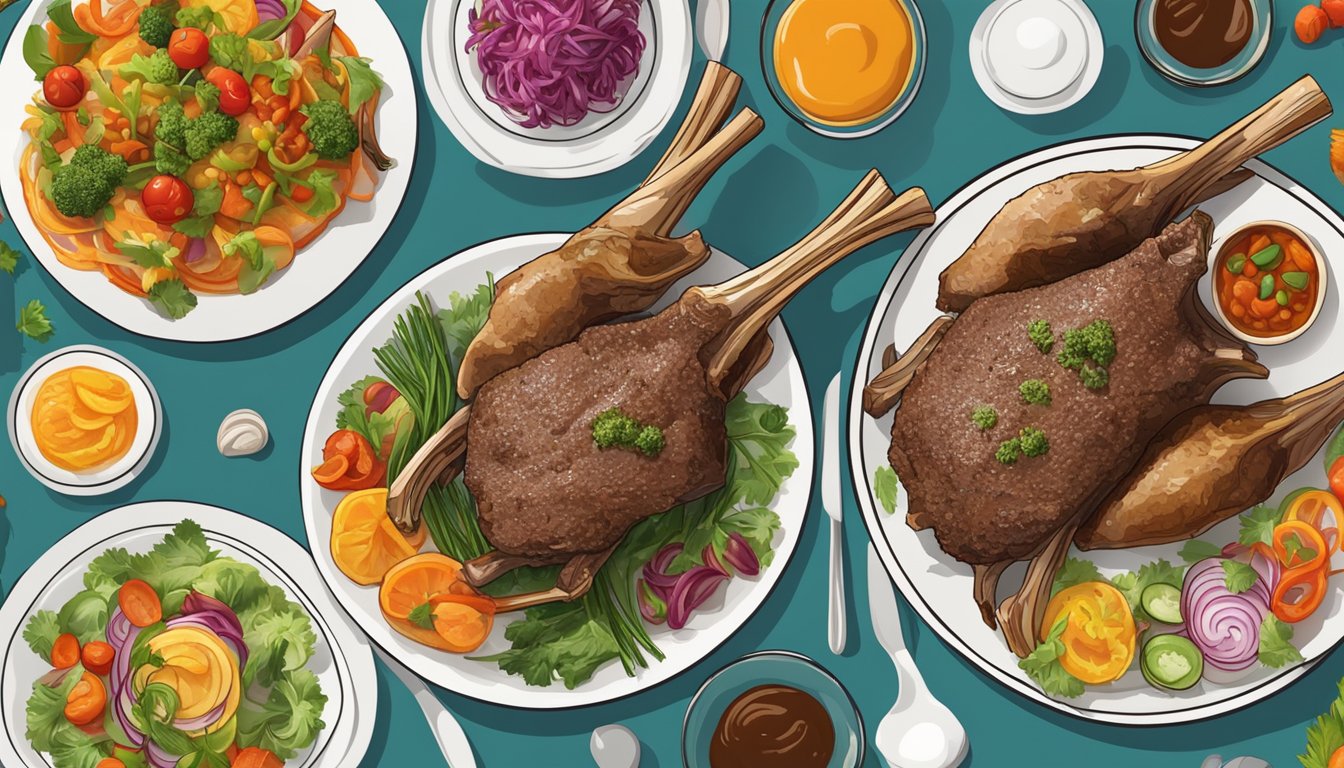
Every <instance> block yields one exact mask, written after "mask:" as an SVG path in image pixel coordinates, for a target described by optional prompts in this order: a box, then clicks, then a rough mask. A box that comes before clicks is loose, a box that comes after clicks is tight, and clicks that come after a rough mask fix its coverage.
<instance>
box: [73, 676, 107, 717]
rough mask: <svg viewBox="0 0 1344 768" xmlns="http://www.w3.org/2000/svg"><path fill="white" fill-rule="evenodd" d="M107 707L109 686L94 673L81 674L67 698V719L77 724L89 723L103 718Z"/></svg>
mask: <svg viewBox="0 0 1344 768" xmlns="http://www.w3.org/2000/svg"><path fill="white" fill-rule="evenodd" d="M106 707H107V688H106V687H104V686H103V681H102V680H100V679H98V677H96V676H95V675H94V674H93V673H91V672H85V673H84V674H82V675H80V677H79V682H78V683H75V687H74V688H73V689H71V691H70V696H69V697H68V698H66V700H65V719H66V720H69V721H70V722H71V723H74V724H75V725H88V724H89V723H92V722H93V721H94V720H98V719H101V718H102V716H103V710H104V709H105V708H106Z"/></svg>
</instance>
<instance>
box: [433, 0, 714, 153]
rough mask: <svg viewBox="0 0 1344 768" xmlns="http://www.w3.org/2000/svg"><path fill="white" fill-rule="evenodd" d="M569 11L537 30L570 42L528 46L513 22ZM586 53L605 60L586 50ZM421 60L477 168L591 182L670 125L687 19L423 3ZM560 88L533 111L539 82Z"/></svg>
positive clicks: (679, 87)
mask: <svg viewBox="0 0 1344 768" xmlns="http://www.w3.org/2000/svg"><path fill="white" fill-rule="evenodd" d="M577 12H582V15H581V17H579V18H577V19H570V18H563V19H553V20H551V21H548V22H547V23H546V25H545V28H546V29H547V30H550V31H551V32H552V33H554V34H555V35H557V36H559V35H573V36H574V40H573V41H560V40H544V39H543V40H534V39H531V38H530V35H531V29H532V25H530V24H522V23H518V19H519V18H530V15H532V14H538V15H545V14H551V15H555V16H561V15H565V16H568V15H569V14H571V13H577ZM517 37H525V38H527V39H515V38H517ZM492 38H494V39H492ZM592 46H604V47H609V49H606V50H604V51H603V52H601V53H599V52H597V51H595V50H586V51H585V50H582V49H583V48H584V47H592ZM529 50H530V51H534V53H533V54H532V55H530V56H528V55H519V54H518V53H517V52H518V51H529ZM544 50H558V51H560V54H558V55H555V56H553V57H549V56H547V57H543V56H542V54H541V53H540V52H541V51H544ZM421 51H422V54H423V59H424V62H425V73H426V84H425V91H426V93H427V94H428V95H429V100H430V103H431V104H433V106H434V110H435V112H437V113H438V115H439V119H440V120H442V121H443V122H444V124H445V125H447V126H448V130H449V131H451V132H452V134H453V136H454V138H456V139H457V140H458V141H459V142H460V143H461V144H462V146H464V147H466V149H467V150H468V151H469V152H471V154H473V155H475V156H476V159H478V160H480V161H481V162H483V163H486V164H487V165H492V166H494V167H496V168H500V169H503V170H506V171H509V172H511V173H518V174H523V175H527V176H539V177H543V178H577V177H582V176H593V175H596V174H599V173H603V172H606V171H609V170H612V169H613V168H618V167H620V166H622V165H624V164H625V163H627V162H629V161H630V160H632V159H634V157H635V156H636V155H638V154H639V153H640V152H641V151H643V150H644V148H645V147H647V146H648V145H649V144H650V143H651V142H652V141H653V140H654V138H656V137H657V135H658V133H659V132H660V131H662V129H663V128H664V127H665V126H666V125H667V123H668V122H669V121H670V120H671V119H672V114H673V112H674V111H675V110H676V108H677V104H678V103H679V102H680V100H681V94H682V91H683V89H684V88H685V86H686V77H687V74H688V73H689V71H690V65H691V24H690V8H689V6H688V5H687V4H686V3H682V2H674V1H673V0H604V1H603V2H594V3H575V4H573V6H572V8H570V9H568V10H562V9H561V8H559V7H558V6H556V5H555V4H553V3H550V2H547V1H546V0H541V1H540V2H537V1H534V0H524V1H523V2H518V1H517V0H489V2H486V3H476V2H472V1H471V0H430V2H429V3H428V4H427V5H426V8H425V24H424V33H423V38H422V41H421ZM510 51H512V52H513V53H509V52H510ZM534 59H535V60H534ZM595 64H596V66H595ZM562 78H563V79H566V80H567V81H568V82H570V84H571V85H570V87H567V88H565V89H561V90H562V91H564V94H562V96H560V97H558V100H557V102H556V103H553V104H552V103H544V104H539V103H538V100H537V99H536V98H535V97H534V94H535V90H534V89H535V83H536V82H550V81H551V80H555V79H562ZM571 93H572V94H574V95H571Z"/></svg>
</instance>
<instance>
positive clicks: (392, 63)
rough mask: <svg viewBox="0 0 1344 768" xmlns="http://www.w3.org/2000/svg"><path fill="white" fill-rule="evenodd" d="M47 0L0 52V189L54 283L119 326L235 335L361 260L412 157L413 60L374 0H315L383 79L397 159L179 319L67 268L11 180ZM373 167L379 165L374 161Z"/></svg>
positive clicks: (281, 316) (280, 320) (307, 300)
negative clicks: (286, 249)
mask: <svg viewBox="0 0 1344 768" xmlns="http://www.w3.org/2000/svg"><path fill="white" fill-rule="evenodd" d="M51 1H52V0H33V2H32V3H31V4H29V6H28V10H27V11H26V12H25V13H24V15H23V17H22V18H21V19H19V22H18V25H17V26H16V27H15V28H14V31H13V32H12V33H11V34H10V36H9V42H8V44H6V46H5V53H4V58H3V59H0V127H2V130H3V131H4V132H5V135H8V136H12V137H14V139H13V141H14V143H13V144H12V145H11V149H10V150H8V152H7V154H8V156H9V157H10V162H9V163H8V164H7V165H6V166H5V168H4V169H3V171H0V193H2V194H3V195H4V199H5V204H6V205H7V206H8V207H9V212H10V215H11V216H13V217H14V225H15V226H16V227H17V228H18V230H19V234H20V235H22V236H23V239H24V242H25V243H27V245H28V249H29V250H30V251H32V252H33V254H34V255H35V256H37V260H38V262H40V263H41V264H42V266H43V267H44V268H45V269H46V270H47V271H48V272H50V273H51V276H52V277H54V278H55V279H56V282H58V283H60V284H61V287H62V288H64V289H65V290H67V291H69V292H70V295H71V296H74V297H75V298H76V299H77V300H78V301H79V303H81V304H83V305H84V306H86V307H88V308H89V309H90V310H92V311H94V312H96V313H97V314H99V315H101V316H102V317H103V318H105V319H106V320H108V321H109V322H112V323H115V324H117V325H119V326H121V327H122V328H125V329H126V330H128V331H130V332H132V333H138V334H140V335H141V336H150V337H153V338H157V339H169V340H171V341H189V342H213V341H233V340H236V339H244V338H247V337H249V336H255V335H257V334H259V333H265V332H266V331H269V330H272V329H274V328H278V327H280V326H282V325H284V324H286V323H288V322H289V321H291V320H294V319H295V318H297V317H299V316H300V315H302V314H303V313H305V312H307V311H308V310H310V309H312V308H313V307H315V306H317V305H318V304H319V303H321V302H322V301H323V300H324V299H326V298H327V297H328V296H330V295H331V294H332V293H334V292H335V291H336V289H337V288H339V287H340V285H341V284H342V283H344V282H345V281H346V278H348V277H350V275H351V274H353V273H354V271H355V269H356V268H358V267H359V265H360V264H362V263H363V262H364V259H365V257H367V256H368V255H369V254H370V253H372V252H373V249H374V247H375V246H376V245H377V244H378V241H379V240H380V239H382V237H383V233H385V232H386V231H387V229H388V227H389V226H391V224H392V219H393V217H394V216H396V214H397V210H398V209H400V208H401V203H402V199H403V198H404V197H405V196H406V185H407V183H408V182H409V181H410V177H411V166H412V165H413V164H414V162H415V146H416V105H415V88H414V86H413V83H414V80H413V79H412V77H413V75H412V74H411V65H410V62H409V61H408V60H407V58H406V51H405V49H404V48H403V47H402V45H401V39H400V38H399V37H397V32H396V30H395V29H393V28H392V22H391V21H389V20H388V18H387V16H386V15H385V14H384V13H383V11H382V9H381V8H380V7H379V6H378V4H377V3H376V2H374V1H373V0H319V1H318V3H317V4H318V6H320V7H321V8H323V9H331V10H335V11H336V21H337V25H338V26H340V27H341V29H343V30H344V31H345V32H346V33H347V34H348V35H349V36H350V39H351V40H352V41H354V43H355V47H356V48H357V49H358V50H359V55H360V56H364V57H368V58H371V59H373V64H372V66H373V68H374V69H375V70H376V71H378V72H379V73H381V74H382V76H383V80H384V82H385V85H384V87H383V94H382V97H381V100H380V101H379V103H378V112H377V115H376V119H377V122H378V140H379V142H380V143H381V144H382V145H383V146H384V147H386V148H387V149H388V151H389V152H390V153H391V154H392V155H393V156H394V157H395V158H396V159H397V164H396V165H395V166H394V167H393V168H392V169H391V170H389V171H387V172H386V173H382V174H381V176H382V178H381V180H380V181H379V184H378V190H377V192H375V193H374V196H373V199H372V200H370V201H369V202H367V203H361V202H358V201H354V200H352V201H349V203H348V204H347V205H346V207H345V210H343V211H341V213H340V214H338V215H337V216H336V218H335V219H333V220H332V222H331V224H329V225H328V226H327V229H326V231H324V232H323V233H322V234H321V235H320V236H319V237H318V238H317V239H316V240H314V241H313V242H312V243H310V244H309V245H308V247H306V248H304V249H303V250H301V251H299V252H298V254H296V255H295V257H294V263H293V264H291V265H290V266H289V267H287V268H286V269H285V270H283V271H282V272H279V273H277V274H276V275H274V276H272V277H271V279H270V280H268V281H267V282H266V285H264V286H262V287H261V288H260V289H259V290H258V291H257V292H256V293H252V294H248V295H242V294H236V295H229V296H210V295H204V294H203V295H201V296H200V297H199V304H198V305H197V307H196V309H194V310H193V311H192V312H191V313H190V314H189V315H187V316H186V317H184V318H182V319H181V320H172V319H170V318H167V317H164V316H163V315H160V314H159V313H158V311H157V310H155V309H154V307H153V306H152V305H151V304H150V303H149V302H148V301H147V300H145V299H140V298H137V297H135V296H131V295H130V294H128V293H126V292H125V291H123V290H121V289H120V288H117V287H116V286H114V285H112V283H110V282H108V280H107V278H106V277H105V276H104V275H103V273H102V272H84V271H81V270H77V269H71V268H70V267H67V266H65V265H64V264H62V263H60V261H59V260H57V258H56V255H55V254H54V253H52V250H51V247H50V246H48V245H47V242H46V241H45V240H43V239H42V235H41V233H39V232H38V229H37V226H36V225H35V224H34V223H33V218H32V216H30V215H29V213H28V206H27V203H26V202H25V201H24V199H23V189H22V187H21V184H20V181H19V173H18V167H19V158H20V156H21V155H22V153H23V150H24V147H26V146H27V143H28V142H27V134H24V133H23V132H22V131H21V130H20V129H19V124H20V123H21V122H22V121H23V119H24V118H25V117H26V114H25V113H24V111H23V108H24V105H26V104H29V103H31V99H32V97H33V94H34V93H36V92H38V91H40V90H41V84H40V83H37V82H35V81H34V80H33V72H32V70H31V69H29V68H28V65H27V64H25V63H24V61H23V51H22V47H23V33H24V31H25V30H27V29H28V27H29V26H31V25H32V24H33V22H34V20H35V19H39V18H40V19H45V18H46V9H47V6H49V5H50V4H51ZM375 173H377V172H376V171H375Z"/></svg>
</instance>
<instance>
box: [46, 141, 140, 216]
mask: <svg viewBox="0 0 1344 768" xmlns="http://www.w3.org/2000/svg"><path fill="white" fill-rule="evenodd" d="M125 178H126V160H125V159H124V158H122V157H121V156H119V155H114V154H112V153H111V152H108V151H107V150H105V149H103V148H101V147H99V146H97V145H94V144H84V145H81V146H80V147H79V149H76V150H75V153H74V155H72V156H71V157H70V162H69V163H68V164H66V165H63V166H61V167H60V168H57V169H56V172H55V173H54V174H53V175H52V179H51V200H52V202H53V203H55V204H56V210H58V211H60V212H61V213H62V214H63V215H65V216H79V217H83V218H88V217H90V216H93V215H94V214H96V213H98V212H99V211H101V210H102V209H103V206H105V205H107V201H108V200H111V199H112V194H113V193H114V192H116V190H117V186H118V185H120V184H121V182H122V180H123V179H125Z"/></svg>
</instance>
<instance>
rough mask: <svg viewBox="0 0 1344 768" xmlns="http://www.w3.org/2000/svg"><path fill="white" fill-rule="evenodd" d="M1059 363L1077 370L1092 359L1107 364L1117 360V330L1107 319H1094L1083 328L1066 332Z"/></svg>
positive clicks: (1100, 363) (1102, 364) (1098, 363)
mask: <svg viewBox="0 0 1344 768" xmlns="http://www.w3.org/2000/svg"><path fill="white" fill-rule="evenodd" d="M1058 360H1059V364H1060V365H1062V366H1064V367H1065V368H1069V369H1072V370H1077V369H1079V368H1082V367H1083V363H1084V362H1085V361H1087V360H1091V361H1092V362H1094V363H1096V364H1097V365H1100V366H1107V365H1110V364H1111V361H1113V360H1115V330H1114V329H1113V328H1111V324H1110V323H1108V322H1106V321H1105V320H1093V321H1092V322H1090V323H1088V324H1087V325H1085V326H1083V327H1082V328H1074V329H1072V330H1068V331H1065V332H1064V349H1063V350H1061V351H1060V353H1059V357H1058Z"/></svg>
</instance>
